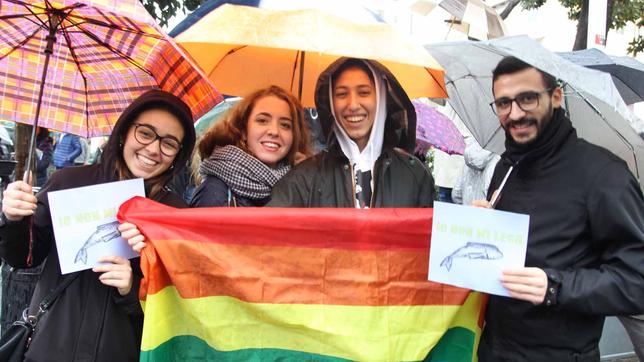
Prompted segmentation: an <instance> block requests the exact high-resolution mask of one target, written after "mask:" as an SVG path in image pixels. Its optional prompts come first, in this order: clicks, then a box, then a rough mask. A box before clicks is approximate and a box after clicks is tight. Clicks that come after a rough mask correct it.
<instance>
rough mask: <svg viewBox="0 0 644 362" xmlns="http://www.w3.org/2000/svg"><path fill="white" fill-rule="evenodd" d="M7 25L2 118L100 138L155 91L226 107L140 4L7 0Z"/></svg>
mask: <svg viewBox="0 0 644 362" xmlns="http://www.w3.org/2000/svg"><path fill="white" fill-rule="evenodd" d="M0 24H1V26H0V84H2V85H3V86H2V87H0V99H2V102H0V118H4V119H9V120H13V121H17V122H21V123H26V124H34V123H38V124H39V125H40V126H44V127H48V128H50V129H54V130H58V131H62V132H67V133H74V134H77V135H81V136H84V137H93V136H100V135H107V134H109V133H110V132H111V131H112V125H113V124H114V123H115V122H116V120H117V119H118V117H119V115H120V114H121V111H122V110H123V109H125V107H127V106H128V105H129V104H130V103H131V102H132V100H134V99H135V98H137V97H138V96H139V95H140V94H142V93H143V92H145V91H146V90H149V89H151V88H160V89H163V90H166V91H169V92H171V93H173V94H175V95H177V96H178V97H180V98H181V99H182V100H184V101H185V102H186V103H187V104H188V105H189V106H190V108H191V110H192V112H193V114H194V116H195V118H196V117H199V116H201V115H202V114H204V113H205V112H207V111H208V110H210V109H211V108H212V107H213V106H214V105H215V104H217V103H218V102H220V101H221V96H220V94H219V93H218V92H217V91H216V89H215V88H214V86H213V84H212V82H211V81H210V80H208V78H207V77H206V76H205V75H204V74H203V73H202V72H201V71H200V70H198V69H197V68H196V67H195V66H194V64H193V63H192V61H191V60H190V59H189V58H187V57H186V56H185V54H184V53H183V50H181V49H180V48H179V47H178V46H177V45H176V44H175V43H174V42H173V40H172V39H171V38H169V37H168V36H167V35H165V34H164V33H163V31H162V30H161V29H160V28H159V27H158V26H157V25H156V23H155V21H154V19H152V17H151V16H150V15H149V14H148V13H147V11H146V10H145V8H144V7H143V5H141V3H140V2H139V1H138V0H119V1H118V2H117V1H113V0H91V1H90V0H85V1H79V0H56V1H53V0H45V1H40V2H39V1H32V0H29V1H22V0H4V1H2V2H1V3H0Z"/></svg>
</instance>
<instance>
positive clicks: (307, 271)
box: [119, 198, 485, 362]
mask: <svg viewBox="0 0 644 362" xmlns="http://www.w3.org/2000/svg"><path fill="white" fill-rule="evenodd" d="M119 219H120V220H122V221H123V220H127V221H128V222H132V223H135V224H137V225H138V227H139V229H140V230H141V231H142V233H143V234H145V235H146V237H147V238H148V239H149V245H148V246H147V247H146V248H144V249H143V253H142V255H141V268H142V269H143V273H144V276H145V277H144V280H143V281H142V283H141V292H140V299H141V302H142V305H143V309H144V311H145V322H144V328H143V341H142V346H141V361H191V360H199V361H215V360H217V361H219V360H225V361H249V360H250V361H273V360H288V361H302V360H306V361H344V360H359V361H422V360H424V361H450V362H454V361H468V362H469V361H473V360H476V357H475V356H476V353H475V351H476V348H477V345H478V341H479V337H480V332H481V323H482V317H483V307H484V304H485V298H484V296H483V295H482V294H480V293H476V292H471V291H469V290H466V289H461V288H457V287H452V286H448V285H443V284H438V283H434V282H430V281H428V280H427V271H428V262H429V256H428V250H429V241H430V233H431V224H432V210H431V209H371V210H356V209H274V208H208V209H183V210H178V209H174V208H171V207H168V206H164V205H161V204H158V203H155V202H153V201H150V200H147V199H144V198H134V199H131V200H130V201H128V202H126V203H125V204H123V205H122V206H121V209H120V211H119Z"/></svg>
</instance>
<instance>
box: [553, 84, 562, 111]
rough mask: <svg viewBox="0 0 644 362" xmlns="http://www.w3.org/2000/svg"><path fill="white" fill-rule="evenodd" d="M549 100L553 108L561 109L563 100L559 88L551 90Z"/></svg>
mask: <svg viewBox="0 0 644 362" xmlns="http://www.w3.org/2000/svg"><path fill="white" fill-rule="evenodd" d="M551 100H552V107H553V108H561V101H562V100H563V91H562V90H561V87H556V88H555V89H553V90H552V96H551Z"/></svg>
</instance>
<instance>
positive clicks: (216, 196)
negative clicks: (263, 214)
mask: <svg viewBox="0 0 644 362" xmlns="http://www.w3.org/2000/svg"><path fill="white" fill-rule="evenodd" d="M229 192H230V194H231V198H230V200H229V197H228V195H229ZM266 202H268V198H265V199H257V200H255V199H250V198H247V197H243V196H240V195H237V194H235V193H234V192H233V191H232V190H231V189H230V188H229V187H228V185H226V183H225V182H224V181H222V180H221V179H220V178H219V177H217V176H214V175H210V176H206V178H205V179H204V180H203V182H202V183H201V185H199V187H197V190H196V191H195V194H194V195H193V196H192V200H190V207H215V206H264V205H265V204H266Z"/></svg>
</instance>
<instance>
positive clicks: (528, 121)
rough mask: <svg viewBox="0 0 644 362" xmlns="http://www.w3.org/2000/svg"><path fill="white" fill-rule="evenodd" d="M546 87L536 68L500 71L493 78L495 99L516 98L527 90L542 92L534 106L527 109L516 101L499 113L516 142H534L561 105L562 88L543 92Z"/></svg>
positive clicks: (500, 119) (505, 127)
mask: <svg viewBox="0 0 644 362" xmlns="http://www.w3.org/2000/svg"><path fill="white" fill-rule="evenodd" d="M545 89H546V86H545V84H544V81H543V77H542V75H541V73H540V72H539V71H538V70H536V69H535V68H527V69H524V70H521V71H518V72H516V73H511V74H504V75H500V76H499V77H498V78H497V79H496V81H495V82H494V85H493V91H494V99H501V98H504V97H507V98H511V99H513V98H515V97H517V95H519V94H522V93H525V92H539V94H538V102H539V104H538V106H537V107H536V108H535V109H533V110H530V111H524V110H522V109H521V108H520V107H519V106H518V105H517V103H516V101H515V102H512V104H511V105H510V107H511V110H510V113H509V114H507V115H505V116H499V121H500V122H501V127H503V129H505V131H506V132H507V133H508V134H509V135H510V137H512V139H513V140H514V142H516V143H518V144H524V145H525V144H528V143H530V142H533V141H534V140H535V139H536V138H537V137H538V136H539V134H540V133H541V132H542V131H543V129H544V127H545V126H546V125H547V124H548V123H549V122H550V119H551V118H552V115H553V112H554V108H559V107H560V106H561V97H562V95H561V88H555V89H554V90H553V91H552V94H550V93H549V92H544V90H545Z"/></svg>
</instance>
